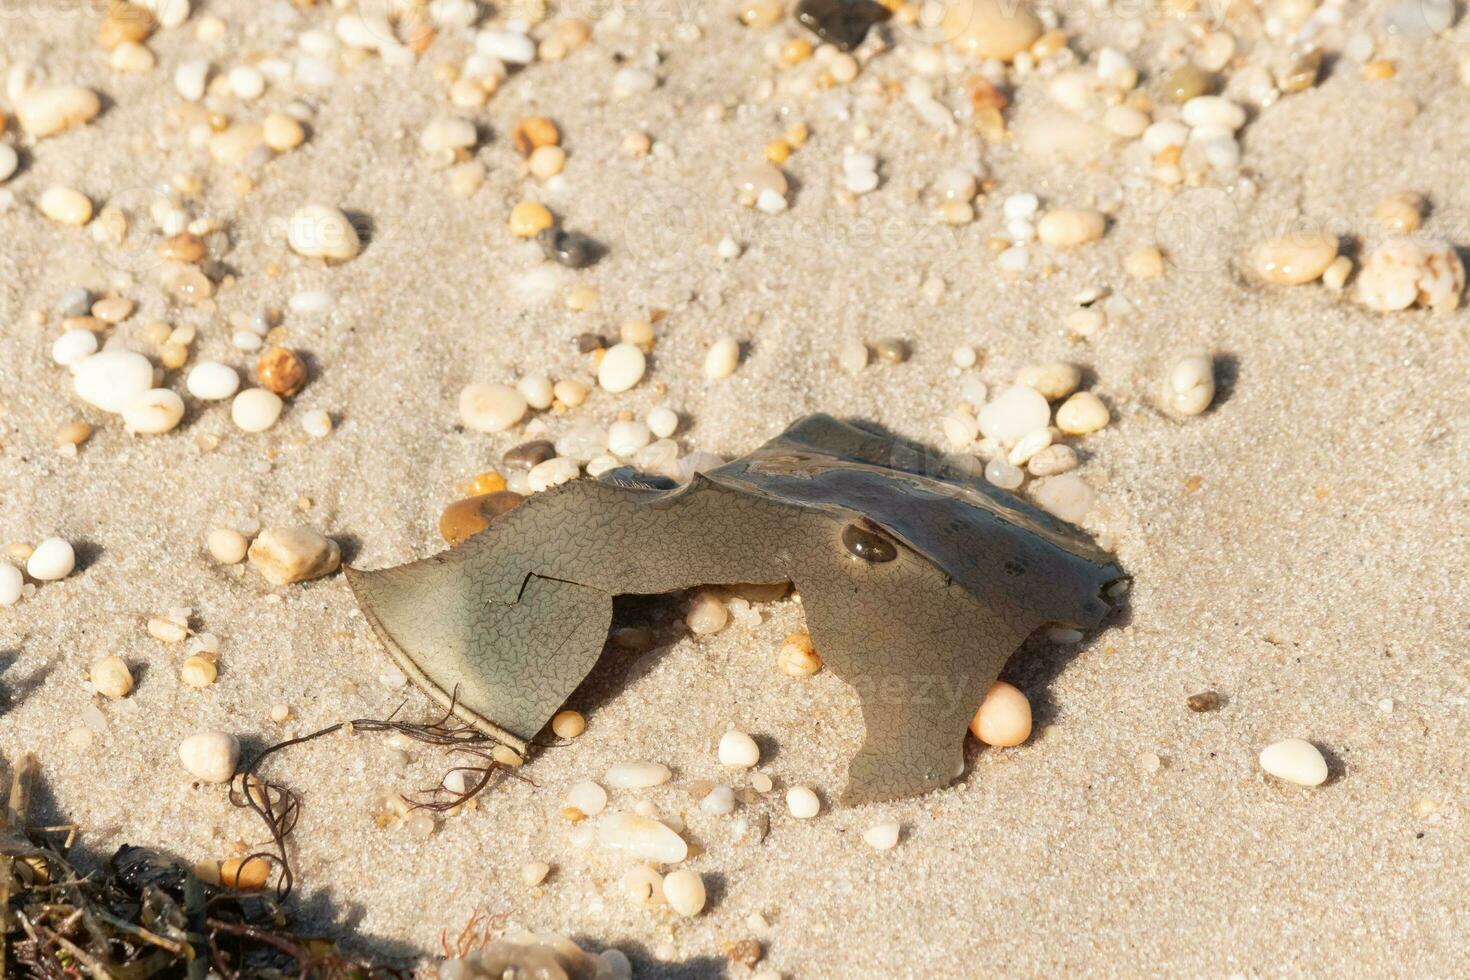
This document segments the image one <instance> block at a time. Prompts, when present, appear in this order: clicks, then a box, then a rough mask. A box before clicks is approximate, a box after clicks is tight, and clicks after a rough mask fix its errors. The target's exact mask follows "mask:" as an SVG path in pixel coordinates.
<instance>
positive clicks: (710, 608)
mask: <svg viewBox="0 0 1470 980" xmlns="http://www.w3.org/2000/svg"><path fill="white" fill-rule="evenodd" d="M729 621H730V613H729V610H727V609H726V608H725V602H724V600H723V599H721V598H720V597H719V596H718V595H716V594H715V593H713V592H709V591H701V592H699V593H698V594H697V595H695V597H694V600H693V601H692V602H691V603H690V604H689V612H688V613H686V614H685V616H684V622H685V623H686V624H687V625H688V627H689V629H690V631H691V632H692V633H694V634H695V635H696V636H709V635H710V634H712V633H718V632H719V631H720V630H722V629H724V628H725V624H726V623H728V622H729Z"/></svg>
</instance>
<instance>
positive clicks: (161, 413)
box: [122, 388, 184, 435]
mask: <svg viewBox="0 0 1470 980" xmlns="http://www.w3.org/2000/svg"><path fill="white" fill-rule="evenodd" d="M122 417H123V425H124V426H125V427H126V428H127V430H128V431H129V432H132V433H135V434H137V435H159V434H162V433H164V432H171V431H172V430H173V429H174V427H175V426H177V425H178V424H179V422H180V421H181V420H182V419H183V418H184V400H183V399H182V398H180V397H179V396H178V395H177V394H175V393H174V392H172V391H169V390H168V389H167V388H153V389H151V390H149V391H145V392H143V393H141V394H140V395H138V396H137V397H136V398H134V399H133V400H132V401H130V402H128V407H127V408H125V409H123V412H122Z"/></svg>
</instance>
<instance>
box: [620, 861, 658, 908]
mask: <svg viewBox="0 0 1470 980" xmlns="http://www.w3.org/2000/svg"><path fill="white" fill-rule="evenodd" d="M618 888H619V890H621V891H622V893H623V895H624V897H626V898H627V899H628V901H630V902H632V903H633V904H634V905H636V906H638V907H639V908H653V907H655V906H658V905H663V904H665V902H664V876H663V875H661V874H659V873H658V872H657V871H655V870H654V869H653V868H650V867H649V866H648V865H646V864H640V865H638V866H637V867H634V868H629V869H628V870H627V871H626V872H624V874H623V877H622V878H621V879H620V880H619V881H618Z"/></svg>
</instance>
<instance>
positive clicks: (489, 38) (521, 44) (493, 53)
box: [475, 30, 536, 65]
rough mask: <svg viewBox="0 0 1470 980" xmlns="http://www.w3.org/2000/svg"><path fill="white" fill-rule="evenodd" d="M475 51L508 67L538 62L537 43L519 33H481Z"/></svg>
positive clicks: (477, 36)
mask: <svg viewBox="0 0 1470 980" xmlns="http://www.w3.org/2000/svg"><path fill="white" fill-rule="evenodd" d="M475 49H476V50H477V51H479V52H480V53H482V54H487V55H489V56H490V57H492V58H495V59H497V60H499V61H503V62H505V63H506V64H508V65H529V64H530V63H531V62H533V61H535V60H536V42H535V41H532V40H531V39H530V38H529V37H527V36H526V35H525V34H523V33H520V32H517V31H496V30H487V31H481V32H480V33H479V34H477V35H476V36H475Z"/></svg>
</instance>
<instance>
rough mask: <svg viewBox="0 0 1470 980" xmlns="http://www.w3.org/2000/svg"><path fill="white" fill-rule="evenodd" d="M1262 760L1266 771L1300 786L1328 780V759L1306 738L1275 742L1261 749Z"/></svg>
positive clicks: (1318, 784)
mask: <svg viewBox="0 0 1470 980" xmlns="http://www.w3.org/2000/svg"><path fill="white" fill-rule="evenodd" d="M1260 762H1261V768H1262V769H1264V770H1266V772H1268V773H1270V774H1271V775H1273V776H1275V777H1277V778H1278V779H1284V780H1286V781H1287V782H1289V783H1296V784H1297V785H1298V786H1320V785H1322V784H1323V783H1325V782H1326V781H1327V776H1328V771H1327V760H1325V759H1324V758H1322V752H1321V750H1319V749H1318V748H1317V747H1316V746H1315V745H1313V744H1312V743H1311V742H1308V741H1306V740H1305V739H1300V738H1288V739H1283V740H1281V741H1280V742H1273V743H1272V744H1270V745H1268V746H1266V747H1265V748H1264V749H1262V750H1261V758H1260Z"/></svg>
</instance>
